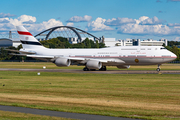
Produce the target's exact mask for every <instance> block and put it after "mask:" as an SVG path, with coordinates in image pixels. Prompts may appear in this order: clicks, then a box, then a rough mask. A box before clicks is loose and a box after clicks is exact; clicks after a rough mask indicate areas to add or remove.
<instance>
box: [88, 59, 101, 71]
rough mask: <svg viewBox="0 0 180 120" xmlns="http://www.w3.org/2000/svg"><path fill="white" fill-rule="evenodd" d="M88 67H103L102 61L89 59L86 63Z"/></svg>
mask: <svg viewBox="0 0 180 120" xmlns="http://www.w3.org/2000/svg"><path fill="white" fill-rule="evenodd" d="M86 67H87V68H88V69H100V68H101V67H102V63H101V62H99V61H96V60H89V61H87V63H86Z"/></svg>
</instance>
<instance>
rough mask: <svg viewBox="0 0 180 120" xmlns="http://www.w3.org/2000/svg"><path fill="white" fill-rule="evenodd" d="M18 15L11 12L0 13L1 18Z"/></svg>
mask: <svg viewBox="0 0 180 120" xmlns="http://www.w3.org/2000/svg"><path fill="white" fill-rule="evenodd" d="M14 16H16V15H13V14H10V13H7V14H5V13H0V18H9V17H14Z"/></svg>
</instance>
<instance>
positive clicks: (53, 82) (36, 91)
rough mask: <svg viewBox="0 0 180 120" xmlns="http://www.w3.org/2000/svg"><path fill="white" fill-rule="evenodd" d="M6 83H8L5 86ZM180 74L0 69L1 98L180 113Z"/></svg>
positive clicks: (69, 107) (74, 107) (69, 108)
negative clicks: (85, 72)
mask: <svg viewBox="0 0 180 120" xmlns="http://www.w3.org/2000/svg"><path fill="white" fill-rule="evenodd" d="M3 85H4V86H3ZM179 86H180V75H178V74H90V73H88V74H81V73H79V74H78V73H56V72H52V73H51V72H41V75H40V76H38V75H37V72H19V71H0V104H2V105H13V106H22V107H30V108H39V109H48V110H55V111H65V112H75V113H87V114H99V115H107V116H117V117H130V118H141V119H158V120H159V119H180V112H179V111H180V102H179V101H180V87H179Z"/></svg>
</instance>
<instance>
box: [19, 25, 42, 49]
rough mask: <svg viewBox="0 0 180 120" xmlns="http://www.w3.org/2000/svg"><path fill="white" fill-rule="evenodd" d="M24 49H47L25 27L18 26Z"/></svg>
mask: <svg viewBox="0 0 180 120" xmlns="http://www.w3.org/2000/svg"><path fill="white" fill-rule="evenodd" d="M16 28H17V32H18V34H19V38H20V41H21V43H22V46H23V49H38V48H45V47H44V46H43V45H42V44H41V43H40V42H39V41H38V40H37V39H36V38H35V37H34V36H33V35H32V34H31V33H30V32H29V31H28V30H27V29H26V28H25V27H24V26H17V27H16Z"/></svg>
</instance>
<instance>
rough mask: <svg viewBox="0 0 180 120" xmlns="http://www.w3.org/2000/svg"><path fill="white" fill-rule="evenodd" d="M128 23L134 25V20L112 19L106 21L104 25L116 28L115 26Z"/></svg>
mask: <svg viewBox="0 0 180 120" xmlns="http://www.w3.org/2000/svg"><path fill="white" fill-rule="evenodd" d="M129 23H136V21H135V20H134V19H131V18H119V17H118V18H117V19H116V18H112V19H108V20H107V21H106V22H105V25H110V26H117V25H123V24H129Z"/></svg>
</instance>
